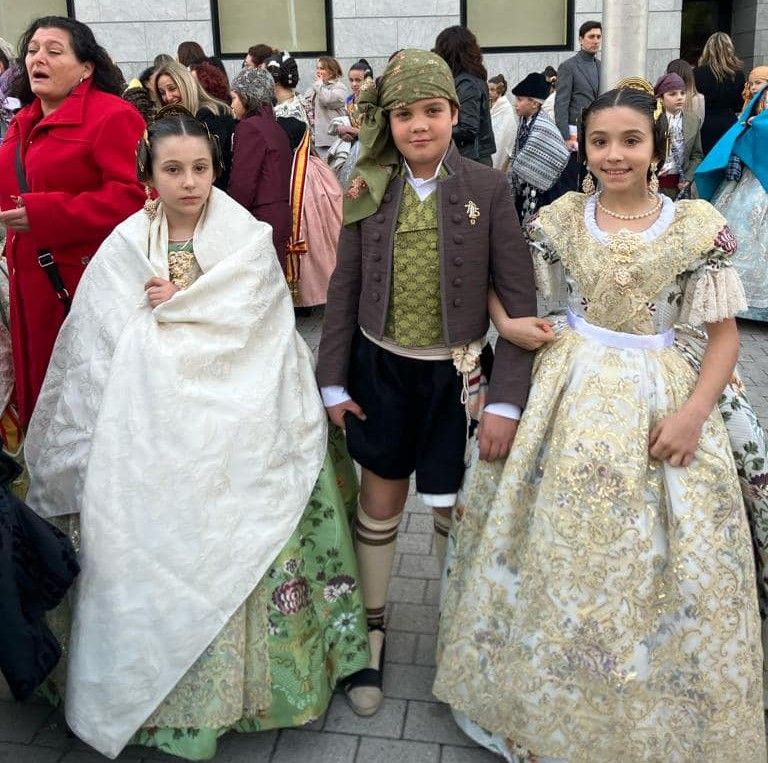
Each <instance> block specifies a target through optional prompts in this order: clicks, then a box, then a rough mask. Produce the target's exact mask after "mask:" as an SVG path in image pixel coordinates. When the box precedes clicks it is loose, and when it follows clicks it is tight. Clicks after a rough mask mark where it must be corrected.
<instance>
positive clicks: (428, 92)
mask: <svg viewBox="0 0 768 763" xmlns="http://www.w3.org/2000/svg"><path fill="white" fill-rule="evenodd" d="M423 98H447V99H448V100H449V101H451V102H452V103H454V104H456V106H457V107H458V105H459V99H458V97H457V96H456V87H455V85H454V82H453V74H452V73H451V70H450V69H449V68H448V64H446V63H445V61H444V60H443V59H442V58H440V56H438V55H435V54H434V53H429V52H428V51H426V50H416V49H413V48H412V49H407V50H401V51H400V52H399V53H396V54H395V55H394V56H393V58H392V60H391V61H390V62H389V64H388V65H387V68H386V69H385V70H384V74H382V76H381V78H380V79H379V82H378V86H377V85H376V83H375V82H373V81H372V80H369V81H368V82H366V83H364V84H363V86H362V87H361V88H360V95H359V96H358V99H357V110H358V113H359V114H360V132H359V134H358V136H357V137H358V140H359V141H360V158H359V159H358V160H357V165H356V166H355V171H354V173H353V175H352V179H351V181H350V183H349V187H348V189H347V190H346V192H345V193H344V225H349V224H350V223H355V222H357V221H358V220H362V219H363V218H365V217H368V216H369V215H372V214H373V213H374V212H375V211H376V210H377V209H378V208H379V205H380V204H381V200H382V197H383V196H384V192H385V191H386V190H387V185H388V184H389V181H390V179H391V177H392V176H393V175H394V174H395V173H396V172H397V170H398V167H399V166H400V153H399V152H398V150H397V148H396V147H395V143H394V141H393V140H392V134H391V133H390V131H389V112H390V111H392V110H394V109H399V108H402V107H403V106H407V105H408V104H411V103H414V102H415V101H420V100H422V99H423Z"/></svg>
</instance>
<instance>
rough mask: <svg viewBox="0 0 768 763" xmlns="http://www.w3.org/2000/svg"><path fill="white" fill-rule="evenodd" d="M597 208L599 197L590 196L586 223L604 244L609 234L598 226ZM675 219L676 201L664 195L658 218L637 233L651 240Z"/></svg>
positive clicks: (585, 210)
mask: <svg viewBox="0 0 768 763" xmlns="http://www.w3.org/2000/svg"><path fill="white" fill-rule="evenodd" d="M596 210H597V197H596V196H590V197H588V198H587V203H586V204H585V205H584V225H585V226H586V227H587V230H588V231H589V232H590V234H591V235H592V237H593V238H594V239H596V240H597V241H599V242H600V243H603V244H604V243H605V242H606V241H607V240H608V234H607V233H606V232H605V231H604V230H602V229H601V228H600V227H599V226H598V224H597V220H596V218H595V212H596ZM674 219H675V203H674V202H673V201H672V199H670V198H669V196H663V197H662V199H661V212H660V213H659V216H658V218H656V221H655V222H654V223H653V225H651V226H650V227H649V228H646V229H645V230H644V231H639V232H638V234H637V235H638V236H640V238H642V239H643V241H645V242H651V241H653V240H655V239H657V238H658V237H659V236H661V235H663V234H664V233H666V232H667V228H669V226H670V225H672V223H673V222H674Z"/></svg>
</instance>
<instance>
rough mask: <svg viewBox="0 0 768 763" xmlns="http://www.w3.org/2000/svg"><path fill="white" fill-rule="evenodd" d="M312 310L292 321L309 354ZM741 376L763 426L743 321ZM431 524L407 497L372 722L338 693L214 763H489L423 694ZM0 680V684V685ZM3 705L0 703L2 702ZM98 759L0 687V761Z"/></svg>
mask: <svg viewBox="0 0 768 763" xmlns="http://www.w3.org/2000/svg"><path fill="white" fill-rule="evenodd" d="M321 320H322V315H321V313H320V312H319V311H315V314H314V315H313V316H311V317H309V318H303V319H301V320H300V321H299V329H300V331H301V333H302V335H303V336H304V337H305V339H306V340H307V341H308V343H309V344H310V346H311V347H312V348H313V349H316V347H317V343H318V341H319V333H320V323H321ZM740 329H741V338H742V351H741V361H740V364H741V371H742V376H743V379H744V382H745V384H746V385H747V386H748V390H749V394H750V398H751V400H752V403H753V405H754V406H755V408H756V410H757V413H758V415H759V416H760V418H761V419H762V420H763V421H768V326H763V325H761V324H757V323H751V322H744V323H742V324H741V326H740ZM431 524H432V523H431V516H430V515H429V514H428V512H427V510H426V508H425V507H424V506H422V505H421V504H420V503H419V502H418V501H417V500H416V499H415V496H411V498H410V499H409V501H408V506H407V521H406V522H404V523H403V525H402V528H401V531H400V538H399V540H398V553H397V557H396V560H395V568H394V570H395V571H394V577H393V578H392V585H391V587H390V592H389V599H390V602H391V604H390V608H389V630H388V634H387V662H388V665H387V670H386V673H385V684H384V690H385V694H386V697H387V700H386V702H385V704H384V707H383V708H382V710H381V711H380V712H379V713H378V714H377V715H376V716H374V717H373V718H369V719H365V718H358V717H357V716H356V715H354V714H353V713H352V712H351V711H350V710H349V709H348V708H347V706H346V704H345V702H344V699H343V697H341V696H340V695H336V696H334V698H333V701H332V702H331V705H330V707H329V709H328V711H327V712H326V714H325V716H324V717H323V718H321V719H319V720H318V721H316V722H315V723H313V724H312V725H311V726H309V727H307V728H305V729H290V730H284V731H273V732H267V733H264V734H251V735H240V734H234V733H232V734H228V735H227V736H226V737H224V738H223V739H222V740H221V742H220V745H219V753H218V754H217V756H216V758H215V761H216V763H240V761H242V762H243V763H245V762H246V761H247V763H262V762H263V763H294V761H295V762H296V763H353V761H365V762H366V763H389V762H390V761H396V763H491V762H492V761H495V762H498V761H499V758H497V757H496V756H494V755H491V754H490V753H488V752H486V751H485V750H481V749H478V748H477V747H476V746H475V745H474V744H473V743H472V742H471V741H470V740H469V739H468V738H467V737H466V736H464V735H463V734H462V733H461V732H460V731H459V730H458V729H457V728H456V727H455V725H454V724H453V722H452V720H451V717H450V714H449V712H448V710H447V708H446V707H445V706H444V705H442V704H440V703H439V702H436V701H435V700H434V698H433V697H432V695H431V691H430V689H431V685H432V679H433V676H434V670H435V668H434V650H435V633H436V630H437V596H438V569H437V563H436V561H435V556H434V549H433V540H432V527H431ZM0 680H1V679H0ZM3 698H4V699H3ZM99 760H106V758H103V757H102V756H101V755H99V754H97V753H95V752H93V751H92V750H90V748H88V747H86V746H85V745H84V744H82V743H81V742H79V741H78V740H76V739H74V738H73V737H71V736H69V735H68V734H67V731H66V728H65V726H64V724H63V721H62V719H61V717H60V715H59V714H58V713H57V712H56V711H53V710H51V709H50V708H49V707H48V706H47V705H45V704H43V703H41V702H32V703H28V704H16V703H13V702H11V701H10V700H9V699H8V694H7V690H5V687H4V686H3V685H0V763H96V761H99ZM118 760H125V761H142V760H143V761H159V760H166V761H170V760H172V758H170V757H169V756H166V755H163V754H162V753H157V752H151V751H148V750H146V749H144V748H140V747H130V748H128V749H127V750H126V751H125V752H123V754H122V755H121V756H120V757H119V758H118Z"/></svg>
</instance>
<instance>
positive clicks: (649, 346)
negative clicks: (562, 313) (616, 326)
mask: <svg viewBox="0 0 768 763" xmlns="http://www.w3.org/2000/svg"><path fill="white" fill-rule="evenodd" d="M567 318H568V325H569V326H570V327H571V328H572V329H573V330H574V331H575V332H576V333H577V334H581V336H583V337H584V338H586V339H592V340H594V341H595V342H599V343H600V344H604V345H606V346H607V347H616V348H617V349H619V350H661V349H663V348H664V347H671V346H672V345H673V344H674V341H675V330H674V329H667V330H666V331H665V332H664V333H663V334H625V333H623V332H621V331H611V330H610V329H605V328H603V327H602V326H595V324H594V323H589V321H586V320H584V318H582V317H581V316H580V315H576V313H574V312H573V310H571V308H570V307H569V308H568V312H567Z"/></svg>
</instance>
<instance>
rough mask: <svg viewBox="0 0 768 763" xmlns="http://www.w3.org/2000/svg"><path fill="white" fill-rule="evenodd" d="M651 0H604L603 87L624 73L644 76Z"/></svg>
mask: <svg viewBox="0 0 768 763" xmlns="http://www.w3.org/2000/svg"><path fill="white" fill-rule="evenodd" d="M647 49H648V0H603V50H602V55H601V58H602V69H601V74H600V79H601V82H600V89H601V90H602V91H606V90H610V89H611V88H612V87H613V86H614V85H615V84H616V83H617V82H618V81H619V80H620V79H621V78H622V77H630V76H638V75H640V76H645V71H646V55H647Z"/></svg>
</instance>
